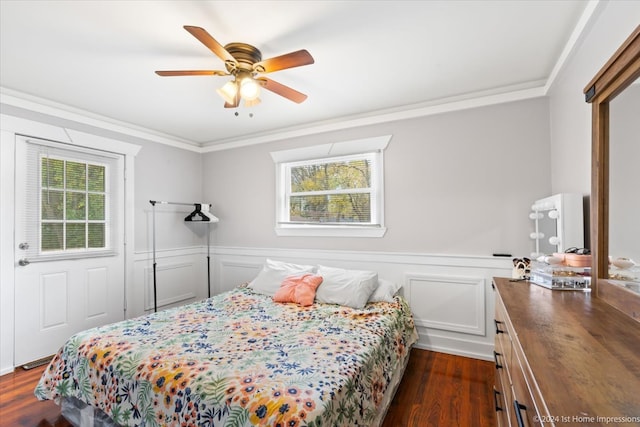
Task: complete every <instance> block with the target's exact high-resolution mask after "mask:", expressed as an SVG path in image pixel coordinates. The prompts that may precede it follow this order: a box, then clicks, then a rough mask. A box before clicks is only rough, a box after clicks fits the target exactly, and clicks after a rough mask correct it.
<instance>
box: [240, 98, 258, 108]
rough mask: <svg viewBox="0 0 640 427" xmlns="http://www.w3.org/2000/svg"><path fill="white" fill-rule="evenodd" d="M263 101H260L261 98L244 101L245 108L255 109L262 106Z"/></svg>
mask: <svg viewBox="0 0 640 427" xmlns="http://www.w3.org/2000/svg"><path fill="white" fill-rule="evenodd" d="M261 102H262V101H261V100H260V98H257V97H256V98H254V99H245V100H244V106H245V107H253V106H254V105H258V104H260V103H261Z"/></svg>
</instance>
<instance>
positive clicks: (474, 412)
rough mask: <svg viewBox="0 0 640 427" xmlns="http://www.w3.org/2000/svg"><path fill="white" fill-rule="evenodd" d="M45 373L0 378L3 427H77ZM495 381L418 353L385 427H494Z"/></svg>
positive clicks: (488, 367)
mask: <svg viewBox="0 0 640 427" xmlns="http://www.w3.org/2000/svg"><path fill="white" fill-rule="evenodd" d="M44 368H45V366H42V367H39V368H34V369H31V370H28V371H25V370H23V369H21V368H18V369H16V371H15V372H13V373H11V374H7V375H3V376H1V377H0V426H2V427H5V426H6V427H9V426H11V427H13V426H25V427H50V426H59V427H69V426H71V424H69V422H67V420H65V419H64V418H63V417H62V416H61V415H60V408H59V407H58V406H57V405H56V404H55V403H53V402H51V401H44V402H39V401H38V400H37V399H36V398H35V397H34V395H33V389H34V388H35V386H36V384H37V382H38V379H39V378H40V375H41V373H42V371H43V370H44ZM493 375H494V367H493V363H491V362H487V361H482V360H476V359H469V358H466V357H459V356H452V355H449V354H444V353H435V352H432V351H426V350H418V349H413V350H412V352H411V358H410V359H409V364H408V366H407V371H406V372H405V375H404V378H403V379H402V382H401V383H400V385H399V387H398V390H397V392H396V396H395V398H394V399H393V402H392V403H391V407H390V408H389V412H388V413H387V417H386V419H385V421H384V423H383V425H382V427H409V426H411V427H430V426H443V427H455V426H464V427H484V426H494V425H495V423H496V420H495V413H494V409H493V378H494V376H493Z"/></svg>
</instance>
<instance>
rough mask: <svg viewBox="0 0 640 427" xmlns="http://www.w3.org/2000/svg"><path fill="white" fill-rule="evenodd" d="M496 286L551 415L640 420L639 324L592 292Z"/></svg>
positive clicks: (520, 284) (511, 284) (497, 281)
mask: <svg viewBox="0 0 640 427" xmlns="http://www.w3.org/2000/svg"><path fill="white" fill-rule="evenodd" d="M494 283H495V285H496V287H497V290H498V293H499V296H500V298H501V299H502V302H503V303H504V306H505V308H506V310H507V313H508V316H509V319H510V320H511V323H512V325H513V328H514V330H515V332H516V335H517V336H516V338H515V339H517V341H519V343H520V345H521V347H522V350H523V352H524V355H525V358H526V362H523V364H524V363H526V364H528V366H529V367H530V369H531V372H532V374H533V376H534V377H535V380H536V383H537V386H538V388H539V390H540V393H541V394H542V396H543V398H544V400H545V402H546V406H547V407H548V409H549V414H551V415H552V416H554V417H569V423H570V424H571V423H573V422H575V421H573V420H578V421H582V423H583V424H585V425H589V424H591V425H598V424H606V423H607V422H606V421H609V424H610V425H612V424H613V425H618V424H624V425H640V323H639V322H636V321H635V320H633V319H631V318H630V317H628V316H626V315H624V314H623V313H621V312H620V311H618V310H616V309H615V308H613V307H611V306H610V305H608V304H606V303H605V302H603V301H602V300H599V299H598V298H595V297H593V296H592V295H591V293H589V292H580V291H557V290H556V291H552V290H550V289H546V288H543V287H541V286H538V285H535V284H532V283H529V282H510V281H509V279H506V278H495V279H494ZM576 417H582V418H576ZM590 417H596V418H597V417H635V420H629V419H619V420H618V422H617V423H616V422H614V420H606V421H605V419H604V418H601V419H600V420H599V421H597V420H594V421H593V422H592V421H591V418H590ZM565 419H566V418H565ZM557 421H559V420H557ZM629 421H633V422H631V423H629ZM625 422H626V423H625ZM556 424H560V425H563V423H561V422H560V423H556Z"/></svg>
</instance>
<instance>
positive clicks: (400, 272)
mask: <svg viewBox="0 0 640 427" xmlns="http://www.w3.org/2000/svg"><path fill="white" fill-rule="evenodd" d="M212 254H213V259H214V260H215V262H214V265H215V268H214V270H215V274H213V277H214V278H215V279H214V282H215V286H214V289H216V292H224V291H226V290H229V289H232V288H233V287H235V286H237V285H240V284H241V283H244V282H248V281H250V280H252V279H253V278H254V277H255V276H256V275H257V274H258V273H259V272H260V269H261V268H262V265H263V264H264V262H265V260H266V259H267V258H271V259H275V260H280V261H286V262H292V263H297V264H311V265H317V264H322V265H327V266H331V267H339V268H349V269H358V270H373V271H377V272H378V276H379V277H381V278H383V279H387V280H392V281H395V282H397V283H402V285H403V288H402V290H401V293H402V294H403V295H404V297H405V298H406V299H407V301H408V302H409V304H410V306H411V310H412V312H413V314H414V319H415V321H416V327H417V330H418V334H419V336H420V338H419V341H418V343H417V344H416V347H419V348H423V349H428V350H433V351H440V352H443V353H450V354H457V355H461V356H467V357H473V358H477V359H485V360H492V358H493V341H494V330H493V329H492V328H491V325H492V324H493V316H494V314H493V311H494V294H493V291H492V289H491V282H492V278H493V277H494V276H501V277H508V276H510V275H511V260H510V259H504V258H495V257H482V256H459V255H431V254H415V253H397V252H390V253H385V252H357V251H328V250H313V249H302V250H299V249H280V248H238V247H215V248H212Z"/></svg>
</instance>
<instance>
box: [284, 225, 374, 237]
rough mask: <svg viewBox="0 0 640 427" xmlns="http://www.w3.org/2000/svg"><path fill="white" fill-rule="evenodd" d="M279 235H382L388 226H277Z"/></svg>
mask: <svg viewBox="0 0 640 427" xmlns="http://www.w3.org/2000/svg"><path fill="white" fill-rule="evenodd" d="M275 230H276V235H278V236H302V237H382V236H384V234H385V233H386V232H387V228H386V227H340V226H336V227H331V226H324V225H323V226H315V225H296V226H277V227H276V228H275Z"/></svg>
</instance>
